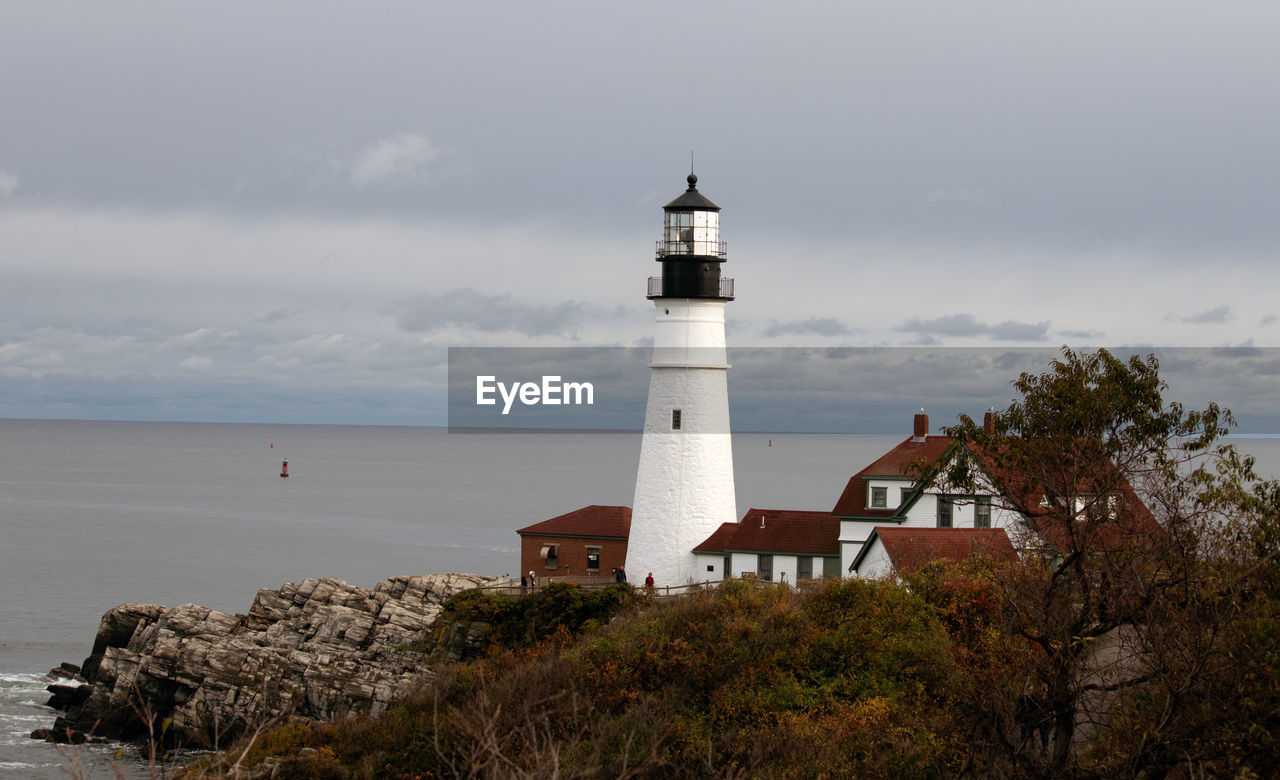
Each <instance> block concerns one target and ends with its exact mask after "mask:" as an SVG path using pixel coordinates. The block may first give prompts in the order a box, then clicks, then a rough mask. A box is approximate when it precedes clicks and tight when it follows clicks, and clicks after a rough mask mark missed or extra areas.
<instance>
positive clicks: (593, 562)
mask: <svg viewBox="0 0 1280 780" xmlns="http://www.w3.org/2000/svg"><path fill="white" fill-rule="evenodd" d="M598 571H600V548H599V547H588V548H587V573H588V574H594V573H596V572H598Z"/></svg>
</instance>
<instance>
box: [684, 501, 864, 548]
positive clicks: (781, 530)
mask: <svg viewBox="0 0 1280 780" xmlns="http://www.w3.org/2000/svg"><path fill="white" fill-rule="evenodd" d="M732 550H738V551H743V552H765V553H797V554H800V555H839V554H840V521H839V520H837V519H836V517H835V515H833V514H831V513H830V512H806V511H797V510H791V509H748V510H747V513H746V514H745V515H743V517H742V520H741V521H739V522H737V523H724V524H723V525H721V526H720V527H719V528H717V529H716V531H715V533H713V534H711V536H709V537H707V539H706V541H704V542H703V543H702V544H699V545H698V546H697V547H694V548H693V551H694V552H704V553H707V552H709V553H723V552H728V551H732Z"/></svg>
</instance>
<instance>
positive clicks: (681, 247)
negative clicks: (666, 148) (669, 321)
mask: <svg viewBox="0 0 1280 780" xmlns="http://www.w3.org/2000/svg"><path fill="white" fill-rule="evenodd" d="M688 182H689V189H687V190H685V192H684V193H683V194H681V196H680V197H678V198H676V199H675V200H673V201H671V202H670V203H668V204H667V205H666V206H664V207H663V217H662V239H661V240H660V241H658V252H657V255H658V256H657V258H656V259H657V260H658V262H660V263H662V276H661V277H653V278H651V279H650V281H649V296H648V297H649V298H650V299H653V298H714V299H720V300H733V280H732V279H722V278H721V277H720V264H721V263H723V262H724V261H725V245H724V242H723V241H721V240H720V207H719V206H717V205H716V204H714V203H712V202H711V201H710V200H708V199H707V197H706V196H705V195H703V194H702V193H701V192H698V177H697V176H695V175H693V174H692V173H691V174H689V177H688Z"/></svg>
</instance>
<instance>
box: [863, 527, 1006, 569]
mask: <svg viewBox="0 0 1280 780" xmlns="http://www.w3.org/2000/svg"><path fill="white" fill-rule="evenodd" d="M872 534H873V535H872V537H871V538H869V539H867V543H866V546H865V547H864V549H867V550H869V549H870V548H871V545H872V543H873V542H874V541H875V538H876V537H879V539H880V543H881V544H883V545H884V550H885V552H886V553H888V555H889V561H890V562H891V563H892V564H893V567H894V568H895V569H897V570H898V571H899V572H906V571H910V570H912V569H916V568H919V567H920V566H923V565H924V564H926V563H928V562H930V561H936V560H948V561H955V562H957V563H959V562H960V561H963V560H965V559H966V558H968V557H969V556H971V555H980V556H982V557H984V558H990V559H992V560H996V561H1007V562H1012V561H1015V560H1017V557H1018V555H1017V553H1016V552H1014V549H1013V543H1011V542H1010V541H1009V535H1008V534H1006V533H1005V532H1004V529H1003V528H910V527H906V528H904V527H902V526H877V527H876V529H875V530H874V531H873V532H872ZM861 557H862V556H859V559H861ZM860 562H861V561H860V560H859V561H855V565H856V564H858V563H860Z"/></svg>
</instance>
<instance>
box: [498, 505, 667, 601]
mask: <svg viewBox="0 0 1280 780" xmlns="http://www.w3.org/2000/svg"><path fill="white" fill-rule="evenodd" d="M516 533H518V534H520V575H521V576H527V575H528V574H529V572H533V573H534V576H535V578H536V579H537V581H538V582H539V583H544V582H547V581H549V580H550V579H552V578H554V579H566V578H569V579H572V580H574V581H582V580H584V579H588V578H593V577H601V578H602V581H605V582H609V581H611V580H612V579H613V570H614V569H616V568H619V567H621V566H624V565H625V564H626V561H627V537H628V536H629V535H630V534H631V508H630V507H625V506H600V505H592V506H584V507H583V508H581V509H576V510H574V511H572V512H569V513H568V514H563V515H560V516H559V517H553V518H551V519H550V520H543V521H542V522H541V523H534V524H533V525H530V526H526V527H524V528H521V529H519V530H517V531H516ZM640 576H641V578H643V574H641V575H640Z"/></svg>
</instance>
